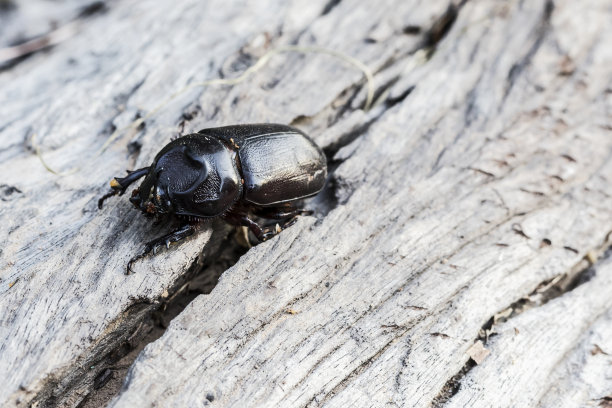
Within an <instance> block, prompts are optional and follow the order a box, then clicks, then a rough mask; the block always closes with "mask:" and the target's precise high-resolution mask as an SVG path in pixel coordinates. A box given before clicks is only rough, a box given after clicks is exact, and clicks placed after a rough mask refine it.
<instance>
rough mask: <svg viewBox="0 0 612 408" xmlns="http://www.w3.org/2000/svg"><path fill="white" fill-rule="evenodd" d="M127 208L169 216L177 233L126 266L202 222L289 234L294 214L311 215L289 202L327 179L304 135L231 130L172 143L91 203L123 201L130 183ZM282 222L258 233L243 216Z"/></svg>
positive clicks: (272, 128) (320, 157)
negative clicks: (218, 219) (217, 221)
mask: <svg viewBox="0 0 612 408" xmlns="http://www.w3.org/2000/svg"><path fill="white" fill-rule="evenodd" d="M142 177H144V180H143V181H142V183H141V184H140V186H139V187H138V188H136V189H135V190H133V191H132V196H131V197H130V201H131V202H132V204H134V206H135V207H136V208H138V209H139V210H141V211H142V212H143V213H144V214H145V215H146V216H147V217H151V218H153V217H154V218H156V220H157V221H158V222H159V221H161V220H162V219H164V217H170V216H176V217H177V218H178V219H179V220H180V226H179V227H178V228H177V229H176V230H174V231H172V232H170V233H168V234H166V235H164V236H161V237H159V238H156V239H154V240H152V241H150V242H147V243H146V244H145V247H144V250H143V251H142V252H141V253H140V254H138V255H136V256H134V257H133V258H131V259H130V260H129V262H128V264H127V272H126V273H127V274H129V273H130V272H132V264H133V263H134V262H135V261H137V260H138V259H141V258H143V257H144V256H146V255H147V254H149V253H150V252H151V251H153V253H154V254H155V253H156V252H157V250H158V249H159V248H160V247H162V246H163V245H165V246H166V247H169V246H170V244H171V243H173V242H179V241H181V240H183V239H185V238H187V237H188V236H190V235H193V234H194V233H195V231H196V227H197V225H198V224H199V223H200V222H201V221H202V220H204V219H210V218H215V217H221V218H222V219H224V220H225V221H226V222H228V223H230V224H232V225H236V226H245V227H248V228H249V230H250V231H251V232H253V234H254V235H255V236H256V237H257V239H258V240H259V241H265V240H267V239H269V238H271V237H272V236H274V235H276V234H277V233H279V232H280V231H281V230H282V229H283V228H287V227H289V226H290V225H291V224H293V223H294V222H295V220H296V217H297V216H299V215H308V214H312V212H311V211H305V210H303V209H301V208H299V207H298V206H297V205H296V201H298V200H301V199H303V198H306V197H311V196H314V195H316V194H317V193H318V192H319V191H321V190H322V189H323V186H324V185H325V180H326V178H327V160H326V158H325V154H324V153H323V151H322V150H321V148H320V147H319V146H317V145H316V144H315V142H313V141H312V139H310V137H308V136H307V135H306V134H305V133H303V132H301V131H300V130H298V129H296V128H293V127H291V126H286V125H279V124H249V125H234V126H224V127H217V128H209V129H203V130H200V131H199V132H197V133H193V134H189V135H185V136H182V137H179V138H177V139H175V140H173V141H171V142H170V143H168V144H167V145H166V146H164V148H162V149H161V150H160V151H159V153H158V154H157V155H156V156H155V159H154V160H153V163H152V164H151V165H150V166H148V167H143V168H141V169H138V170H134V171H129V170H128V175H127V176H126V177H115V178H113V179H112V180H111V182H110V186H111V191H110V192H109V193H108V194H105V195H104V196H102V197H101V198H100V199H99V201H98V208H100V209H101V208H102V205H103V203H104V201H105V200H106V199H107V198H109V197H111V196H114V195H123V194H124V193H125V191H126V189H127V188H128V187H129V186H130V185H131V184H132V183H134V182H135V181H137V180H139V179H140V178H142ZM252 215H253V216H257V217H260V218H265V219H275V220H282V227H279V225H278V224H277V226H276V228H264V227H262V226H260V225H259V224H258V223H257V222H255V221H254V220H253V219H252V218H251V216H252Z"/></svg>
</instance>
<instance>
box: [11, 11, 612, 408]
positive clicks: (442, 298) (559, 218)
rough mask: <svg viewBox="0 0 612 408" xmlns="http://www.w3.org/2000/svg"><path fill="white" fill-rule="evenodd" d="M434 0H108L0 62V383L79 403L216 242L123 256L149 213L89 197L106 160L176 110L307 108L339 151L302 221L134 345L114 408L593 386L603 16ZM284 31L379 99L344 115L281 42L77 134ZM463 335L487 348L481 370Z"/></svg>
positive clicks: (206, 235)
mask: <svg viewBox="0 0 612 408" xmlns="http://www.w3.org/2000/svg"><path fill="white" fill-rule="evenodd" d="M448 7H449V3H448V2H443V1H440V2H420V1H416V0H414V1H391V0H389V1H385V2H382V3H381V4H377V5H376V6H375V7H374V6H372V5H370V4H369V3H363V2H357V1H347V0H344V1H340V2H337V1H332V2H325V1H293V2H285V1H280V0H279V1H267V2H252V3H247V4H242V3H241V4H237V3H228V2H207V3H206V4H205V5H203V4H200V2H181V3H178V4H177V3H176V2H164V1H158V2H151V3H144V2H139V3H138V4H131V3H129V2H123V3H122V2H117V3H111V4H110V5H109V7H108V10H107V11H106V12H105V13H104V14H102V15H98V16H95V17H92V18H91V19H89V20H86V21H84V22H82V23H81V24H79V26H78V27H79V29H78V32H77V33H76V34H75V36H74V37H73V38H71V39H69V40H67V41H65V42H64V43H62V44H60V45H59V46H56V47H55V48H53V49H52V50H50V51H48V52H47V53H45V54H41V55H35V56H33V57H31V58H30V59H28V60H26V61H24V62H22V63H20V64H19V65H16V66H15V67H14V68H11V69H8V70H6V71H4V72H1V73H0V89H2V93H0V106H2V107H3V108H2V110H3V114H2V122H1V123H0V137H1V138H2V139H1V140H2V144H3V149H2V151H0V157H1V161H0V170H1V173H2V174H3V180H2V183H3V184H5V185H6V186H3V189H2V193H3V196H2V201H1V202H0V206H1V207H0V211H1V213H0V214H2V221H3V222H2V225H1V226H0V228H1V231H2V235H3V236H5V237H6V239H5V242H7V243H6V245H5V246H4V247H3V248H2V249H3V251H2V253H1V257H2V258H1V265H2V272H1V274H0V279H1V281H0V291H1V292H2V293H1V296H0V311H1V321H0V335H1V342H0V372H3V373H7V375H6V379H5V380H4V381H3V384H4V386H3V387H2V388H1V389H0V401H2V402H3V404H6V405H15V404H16V405H20V406H25V405H28V404H30V403H32V402H33V403H40V404H42V405H49V404H55V405H66V406H74V405H76V404H78V403H79V401H81V400H82V399H83V398H84V397H85V396H86V395H87V394H88V393H89V392H90V391H91V389H92V384H93V380H94V379H95V378H96V376H98V375H99V374H100V373H102V372H103V371H104V370H105V368H106V367H107V366H108V365H109V364H111V363H112V354H113V352H114V351H115V350H116V349H117V348H118V347H119V345H120V344H121V343H122V342H123V341H124V340H125V339H126V338H129V337H130V336H132V335H134V332H135V329H136V328H137V326H138V324H139V322H140V321H141V320H142V316H143V315H144V314H146V313H148V312H149V311H151V310H152V309H154V308H155V307H156V306H157V304H159V302H160V301H163V299H164V298H167V297H168V296H169V295H170V294H171V293H172V292H173V290H175V288H176V286H177V285H179V284H180V283H181V282H183V278H182V277H183V275H184V274H185V272H186V271H187V270H188V269H189V268H190V267H191V266H192V265H193V264H194V263H196V260H197V258H198V254H199V252H200V250H201V248H203V247H205V246H206V247H207V248H213V247H215V243H214V241H215V239H212V240H211V238H210V237H211V232H210V228H205V229H204V230H205V231H203V232H202V233H201V234H200V235H199V236H198V237H197V238H195V239H191V240H189V242H187V243H185V244H183V245H181V246H180V247H178V248H176V249H171V250H170V251H164V252H163V253H162V254H160V255H158V256H157V257H152V258H147V259H145V260H143V261H142V262H139V263H138V264H137V265H136V269H137V271H138V272H137V274H136V275H132V276H127V277H126V276H124V275H123V269H124V266H125V263H126V261H127V259H129V258H130V256H131V255H133V254H134V253H135V252H136V251H138V250H139V248H140V247H141V243H140V242H141V240H143V239H150V238H151V237H154V236H157V235H159V234H160V233H161V232H162V231H164V230H165V229H166V228H167V227H165V226H160V227H156V228H152V227H151V226H150V224H149V223H147V221H146V220H144V219H142V218H143V217H141V216H139V215H138V214H137V213H135V211H134V210H132V209H131V208H130V204H129V203H128V202H127V200H115V201H113V202H112V203H111V205H109V206H108V207H107V208H105V209H104V210H103V211H101V212H99V211H97V210H96V208H95V203H96V199H97V197H98V196H99V195H100V194H101V193H103V192H104V191H105V187H104V186H105V185H106V183H107V182H108V179H109V178H110V177H111V176H113V175H116V174H121V173H122V171H123V169H124V168H131V167H138V166H140V165H146V164H148V162H149V161H150V160H151V158H152V157H153V155H154V154H155V152H156V151H157V150H158V148H159V146H160V145H161V144H163V143H165V142H166V141H168V140H169V138H170V136H172V135H175V134H177V133H178V132H181V131H183V132H184V133H187V132H188V131H191V130H197V129H200V128H204V127H207V126H216V125H223V124H230V123H247V122H261V121H271V122H280V123H293V124H295V125H297V126H300V127H301V128H302V129H304V130H305V131H307V132H308V133H309V134H311V135H312V136H313V138H314V139H315V140H316V141H318V142H319V143H320V144H321V145H323V146H324V147H325V148H326V151H327V152H328V153H329V154H330V155H333V158H332V157H330V159H332V162H331V163H332V168H331V170H332V171H331V179H330V188H329V189H328V191H326V193H325V194H323V195H322V197H320V198H318V199H316V200H315V201H313V202H311V203H310V205H311V206H313V208H316V209H317V210H318V216H319V220H316V219H315V218H314V217H304V218H302V219H300V221H299V222H298V223H297V224H296V225H295V226H293V227H291V228H289V229H288V230H286V231H284V232H283V233H282V234H281V235H280V236H279V237H277V238H275V239H273V240H271V241H270V242H266V243H264V244H262V245H259V246H257V247H255V248H252V249H251V250H249V251H248V253H247V254H246V255H245V256H243V257H242V258H241V259H240V260H239V262H238V263H237V264H236V265H235V266H234V267H232V268H230V269H229V270H227V271H226V272H225V273H224V275H223V276H222V278H221V281H220V282H219V284H218V285H217V287H216V288H215V289H214V291H213V292H212V293H211V294H210V295H202V296H200V297H198V298H196V299H195V300H194V301H193V302H192V303H191V304H190V305H189V306H188V307H187V308H186V309H185V310H184V311H183V312H182V313H181V314H180V315H179V317H177V318H176V319H175V320H174V321H173V322H172V324H171V325H170V327H169V329H168V331H167V332H166V333H165V335H164V336H163V337H162V338H161V339H160V340H158V341H156V342H154V343H152V344H150V345H149V346H147V348H146V349H145V351H144V352H143V353H142V354H141V355H140V356H139V357H138V359H137V361H136V363H135V364H134V366H133V367H132V369H131V370H130V372H129V375H128V377H127V379H126V383H125V385H124V388H123V389H122V390H121V393H120V394H119V395H118V396H117V398H116V399H115V400H114V401H113V402H112V403H111V405H112V406H126V407H133V406H150V405H158V406H202V405H206V404H214V405H219V406H305V405H309V404H310V405H326V406H384V405H387V404H388V405H400V406H428V405H435V406H441V405H449V406H479V405H480V406H490V405H496V406H533V405H542V406H551V407H552V406H558V404H560V403H563V404H564V405H565V406H576V405H585V406H587V405H592V404H599V403H604V402H605V399H604V398H606V397H609V396H612V380H611V379H610V378H611V376H610V370H611V367H612V365H611V364H610V362H611V361H612V357H610V354H612V344H611V343H610V320H611V319H612V311H611V310H612V296H610V293H611V291H612V266H611V263H610V262H611V261H610V254H609V253H607V254H605V252H604V251H605V249H606V248H607V247H609V246H610V239H611V236H610V233H611V231H612V178H611V177H612V160H611V157H612V137H611V132H610V129H611V128H612V120H611V118H610V112H611V108H612V106H611V96H610V95H612V93H611V89H612V84H611V80H612V68H611V67H612V49H610V47H609V46H608V44H609V42H610V39H611V38H612V32H611V27H610V25H609V21H610V19H611V17H612V10H610V7H609V5H608V4H607V2H606V1H603V0H602V1H596V0H591V1H588V2H572V1H569V0H565V1H561V0H559V1H554V2H550V1H543V0H539V1H530V2H514V1H513V2H497V1H493V0H488V1H487V0H483V1H472V2H466V3H465V4H462V3H458V2H457V3H454V5H453V7H454V8H451V9H449V8H448ZM453 10H455V11H457V18H456V20H454V21H453V18H452V17H454V13H453V12H452V11H453ZM445 25H448V26H450V31H449V32H448V33H447V34H446V36H443V35H442V34H444V31H445V30H444V29H443V28H444V26H445ZM417 27H419V28H420V29H418V30H417ZM289 43H297V44H300V45H313V44H315V45H319V46H325V47H328V48H331V49H335V50H340V51H342V52H344V53H347V54H348V55H351V56H353V57H356V58H358V59H360V60H362V61H363V62H364V63H365V64H366V65H368V66H369V67H370V68H371V69H373V70H374V71H376V76H375V78H376V84H377V86H378V88H379V90H380V94H381V95H382V96H381V98H380V101H381V103H379V104H378V105H377V106H376V107H375V108H374V109H372V110H371V111H369V112H363V111H362V110H361V107H362V106H363V102H364V98H365V91H364V90H363V89H362V87H363V81H362V79H361V74H360V73H359V72H358V71H356V70H355V69H354V68H352V67H350V66H348V65H346V64H344V63H341V62H339V61H338V60H335V59H333V58H330V57H329V56H324V55H306V56H301V55H295V54H288V55H283V56H278V57H275V58H274V59H273V60H272V61H271V62H270V64H269V65H268V66H267V67H266V68H265V69H263V70H262V71H259V72H258V73H256V74H255V75H254V76H253V77H252V78H250V79H249V80H247V81H246V82H244V83H241V84H239V85H237V86H236V87H233V88H209V89H205V90H201V89H196V90H192V91H189V92H187V93H185V94H184V95H182V96H181V97H179V98H178V99H177V100H176V101H174V102H172V103H170V104H169V105H167V106H165V107H164V109H163V110H162V111H161V112H160V113H159V114H157V115H155V116H153V117H152V118H150V119H147V121H146V126H145V128H144V129H142V130H140V131H138V132H130V133H128V134H127V135H125V136H124V137H122V138H121V139H120V140H118V141H117V142H116V143H115V144H114V145H112V147H111V149H110V151H109V152H107V153H104V154H103V155H102V156H98V155H96V154H94V152H95V150H97V149H98V148H99V147H101V146H102V145H103V143H104V142H105V141H106V139H107V137H108V136H109V134H110V133H111V131H112V128H113V126H117V127H121V126H124V125H125V124H127V123H129V122H130V121H132V120H133V119H134V117H135V115H136V114H141V115H142V114H146V113H147V112H148V111H150V110H151V109H153V108H154V107H155V106H156V105H157V104H158V103H159V101H161V100H165V99H166V98H167V97H168V95H169V94H171V93H172V92H174V91H176V90H177V89H179V88H181V87H182V86H184V85H186V84H188V83H192V82H197V81H202V80H205V79H208V78H214V77H217V76H218V75H219V73H222V74H223V75H226V76H235V75H237V72H236V71H242V70H243V69H244V68H246V67H247V66H249V65H251V64H252V63H253V62H254V61H255V59H256V58H257V57H258V56H261V55H262V54H264V53H265V52H266V51H267V50H268V49H271V48H272V47H275V46H279V45H283V44H289ZM183 114H188V115H187V117H188V118H187V119H184V117H183ZM130 142H132V143H131V145H130ZM134 142H135V143H134ZM38 144H41V145H42V146H43V147H41V150H42V154H43V155H44V158H45V160H46V161H47V162H49V164H50V165H51V166H53V167H54V168H56V169H59V170H61V171H64V172H66V171H68V170H70V169H71V168H78V169H79V171H78V172H77V173H74V174H70V175H68V176H65V177H57V176H55V175H53V174H51V173H49V172H47V171H46V170H45V169H44V168H43V167H42V166H41V165H40V162H39V159H38V158H37V157H36V155H35V154H34V150H35V146H37V145H38ZM128 145H130V146H132V147H133V146H136V145H138V146H142V148H141V149H136V150H134V149H132V150H130V151H131V152H132V153H126V146H128ZM11 187H15V188H17V190H15V189H13V188H11ZM210 251H212V250H211V249H209V252H210ZM591 264H592V265H591ZM589 266H590V268H588V267H589ZM136 335H137V330H136ZM478 341H480V342H486V344H485V347H486V349H487V350H488V351H489V354H488V355H486V357H484V359H483V360H482V361H480V364H478V365H475V364H474V363H473V362H472V361H471V360H470V357H469V355H470V353H472V350H474V348H473V345H474V344H475V343H476V342H478ZM472 355H473V354H472ZM473 356H474V357H475V358H476V359H478V357H477V356H475V355H473ZM211 401H212V402H211Z"/></svg>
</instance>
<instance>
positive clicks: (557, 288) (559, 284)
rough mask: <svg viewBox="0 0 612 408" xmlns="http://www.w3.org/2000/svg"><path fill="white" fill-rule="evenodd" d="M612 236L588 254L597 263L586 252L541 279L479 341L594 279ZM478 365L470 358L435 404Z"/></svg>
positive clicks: (455, 389) (487, 327)
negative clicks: (568, 266)
mask: <svg viewBox="0 0 612 408" xmlns="http://www.w3.org/2000/svg"><path fill="white" fill-rule="evenodd" d="M611 238H612V231H611V232H610V233H608V234H607V236H606V238H605V240H604V243H603V244H602V245H601V246H599V247H598V248H597V249H595V250H594V251H588V252H587V254H592V253H599V254H601V256H600V257H599V258H597V260H595V262H592V259H591V260H589V259H588V257H589V255H586V256H585V258H584V259H582V260H581V261H580V262H578V263H577V264H576V265H575V266H574V268H572V270H571V271H570V272H567V273H565V274H562V275H558V276H556V277H554V278H552V279H546V280H544V281H542V282H540V283H539V284H538V285H537V286H536V288H535V289H534V290H533V291H531V292H530V293H529V295H527V296H524V297H522V298H521V299H519V300H517V301H515V302H513V303H512V304H510V305H509V306H508V307H505V308H503V309H501V310H500V311H499V312H497V313H495V314H494V315H493V316H491V317H490V318H489V319H488V320H487V322H486V323H485V324H484V325H483V326H482V328H481V329H480V331H479V333H478V337H477V338H476V340H475V342H477V341H481V342H482V343H483V344H486V343H487V341H488V340H489V338H491V337H492V336H494V335H495V325H497V324H499V323H503V322H506V321H508V320H510V319H512V318H514V317H516V316H518V315H520V314H522V313H523V312H525V311H527V310H529V309H532V308H534V307H540V306H543V305H545V304H546V303H548V302H550V301H551V300H553V299H556V298H558V297H561V296H563V295H565V294H566V293H569V292H571V291H573V290H574V289H576V288H577V287H579V286H580V285H582V284H584V283H586V282H588V281H589V280H591V279H592V278H593V277H594V276H595V274H596V273H597V268H598V265H600V264H601V263H602V262H604V261H605V260H607V259H609V258H610V257H612V246H610V239H611ZM602 248H606V249H602ZM585 263H586V266H585ZM476 365H477V364H476V362H475V361H474V360H473V359H472V358H469V359H468V360H467V361H466V363H465V364H464V365H463V367H461V369H460V370H459V371H458V372H457V373H456V374H455V375H453V376H452V377H451V378H450V379H449V380H448V381H447V382H446V384H444V386H443V387H442V389H441V391H440V393H439V394H438V395H437V396H436V397H435V398H434V400H433V401H432V406H433V407H435V408H439V407H442V406H444V405H445V404H446V402H448V401H449V400H450V399H451V398H452V397H453V396H454V395H455V394H457V392H459V390H460V388H461V382H462V381H463V378H464V377H465V376H466V375H467V374H468V373H469V372H470V371H471V370H472V369H473V368H474V367H476Z"/></svg>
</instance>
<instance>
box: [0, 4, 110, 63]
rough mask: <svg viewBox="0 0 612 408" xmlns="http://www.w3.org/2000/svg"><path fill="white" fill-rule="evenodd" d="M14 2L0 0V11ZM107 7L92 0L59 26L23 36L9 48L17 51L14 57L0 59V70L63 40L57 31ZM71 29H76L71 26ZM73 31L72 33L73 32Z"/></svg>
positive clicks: (9, 7)
mask: <svg viewBox="0 0 612 408" xmlns="http://www.w3.org/2000/svg"><path fill="white" fill-rule="evenodd" d="M14 5H15V3H13V2H12V1H2V0H0V12H3V11H9V12H10V11H12V9H13V8H14ZM107 9H108V7H107V5H106V3H105V2H104V1H94V2H92V3H90V4H88V5H85V6H82V7H81V8H80V9H79V10H77V11H76V15H75V16H74V18H73V19H72V20H70V21H67V22H66V23H65V24H63V25H62V26H60V28H57V29H54V30H52V31H50V32H47V33H45V34H43V35H39V36H36V37H34V38H23V39H21V41H19V42H18V43H17V44H13V45H12V46H11V47H9V48H16V49H17V52H16V54H15V56H14V57H12V58H9V59H7V60H4V61H2V60H0V72H2V71H5V70H9V69H12V68H14V67H15V66H16V65H18V64H20V63H21V62H23V61H25V60H27V59H28V58H30V57H31V56H32V55H34V54H38V53H40V52H42V51H45V50H47V49H49V48H51V47H53V46H55V45H56V44H58V43H60V42H63V41H64V40H65V38H63V37H64V36H65V34H62V35H61V36H60V37H61V39H58V38H56V37H57V33H58V32H60V30H62V29H69V28H71V25H73V24H74V23H76V22H78V21H79V20H84V19H87V18H89V17H92V16H94V15H96V14H102V13H104V12H105V11H106V10H107ZM72 30H73V31H75V33H76V29H75V28H74V27H72ZM75 33H73V35H74V34H75Z"/></svg>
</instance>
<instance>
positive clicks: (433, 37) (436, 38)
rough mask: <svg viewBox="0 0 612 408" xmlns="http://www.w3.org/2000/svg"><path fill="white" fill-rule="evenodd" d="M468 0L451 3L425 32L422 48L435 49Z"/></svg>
mask: <svg viewBox="0 0 612 408" xmlns="http://www.w3.org/2000/svg"><path fill="white" fill-rule="evenodd" d="M466 2H467V0H463V1H461V3H459V4H458V5H455V4H453V3H450V4H449V5H448V8H447V9H446V11H445V12H444V14H442V15H441V16H440V17H438V19H436V21H434V23H433V24H432V25H431V27H430V28H429V30H427V32H426V33H425V41H424V43H423V46H422V48H430V49H435V47H436V46H437V45H438V43H439V42H440V41H442V39H443V38H444V37H445V36H446V34H448V32H449V31H450V29H451V27H452V26H453V24H455V21H457V16H458V15H459V10H460V9H461V7H463V5H464V4H465V3H466Z"/></svg>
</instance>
